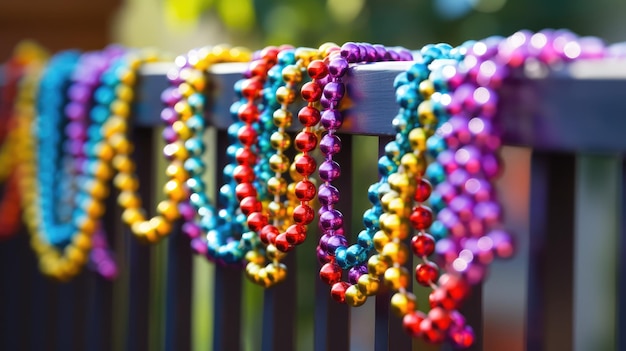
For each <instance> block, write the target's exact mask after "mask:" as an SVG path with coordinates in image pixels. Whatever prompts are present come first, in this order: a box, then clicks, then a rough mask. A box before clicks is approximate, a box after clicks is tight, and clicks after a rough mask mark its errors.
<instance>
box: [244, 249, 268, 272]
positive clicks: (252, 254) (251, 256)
mask: <svg viewBox="0 0 626 351" xmlns="http://www.w3.org/2000/svg"><path fill="white" fill-rule="evenodd" d="M246 261H248V262H250V263H256V264H258V265H262V264H264V263H265V257H264V256H263V255H261V254H260V253H259V252H257V251H248V252H247V253H246ZM249 265H250V264H248V265H247V266H249ZM247 266H246V268H247Z"/></svg>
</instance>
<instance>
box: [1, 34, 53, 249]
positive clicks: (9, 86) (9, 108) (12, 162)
mask: <svg viewBox="0 0 626 351" xmlns="http://www.w3.org/2000/svg"><path fill="white" fill-rule="evenodd" d="M46 58H47V54H46V53H45V52H44V50H43V49H42V48H41V47H39V46H38V45H37V44H35V43H32V42H28V41H25V42H22V43H20V44H19V45H18V46H17V47H16V48H15V52H14V54H13V57H12V58H11V59H10V60H9V61H8V62H7V63H6V64H5V65H4V83H5V84H4V87H3V89H2V97H1V100H0V128H1V129H0V136H1V137H2V138H3V143H2V146H1V147H0V164H2V165H4V167H2V168H1V169H0V181H3V182H4V193H3V195H2V200H1V201H0V213H2V216H0V239H4V238H8V237H11V236H12V235H13V234H15V233H16V232H17V230H18V227H19V226H20V207H21V206H20V194H19V192H18V173H17V172H16V169H17V167H18V166H19V165H18V164H17V163H16V156H15V155H16V149H15V142H16V139H17V138H18V135H17V134H18V133H16V131H15V129H16V121H15V116H14V114H15V110H16V109H18V108H19V105H21V104H24V103H26V101H20V99H22V100H23V99H24V98H25V97H26V96H30V95H32V93H31V92H24V91H22V90H28V89H32V87H29V86H27V84H21V79H22V77H23V76H24V75H25V73H26V71H27V70H28V69H29V67H30V66H31V65H35V66H39V65H41V64H42V63H43V62H44V61H45V60H46Z"/></svg>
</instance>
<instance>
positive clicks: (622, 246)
mask: <svg viewBox="0 0 626 351" xmlns="http://www.w3.org/2000/svg"><path fill="white" fill-rule="evenodd" d="M620 179H621V183H620V186H621V190H620V202H621V203H620V204H619V206H621V209H620V214H621V219H620V221H619V223H618V225H619V238H618V245H617V250H618V251H617V260H618V262H617V284H616V286H617V301H616V305H617V311H616V313H617V317H616V318H617V321H616V329H615V330H617V331H623V330H626V298H624V297H626V158H624V159H622V169H621V177H620ZM616 338H617V345H616V348H615V349H616V350H626V333H624V332H618V333H616Z"/></svg>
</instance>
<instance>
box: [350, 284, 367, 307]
mask: <svg viewBox="0 0 626 351" xmlns="http://www.w3.org/2000/svg"><path fill="white" fill-rule="evenodd" d="M345 298H346V304H348V305H350V306H352V307H358V306H361V305H363V304H364V303H365V301H366V300H367V295H365V294H363V293H362V292H361V291H360V290H359V288H358V287H357V286H356V285H351V286H350V287H348V288H347V289H346V295H345Z"/></svg>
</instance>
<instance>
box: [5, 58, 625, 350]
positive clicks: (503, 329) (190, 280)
mask: <svg viewBox="0 0 626 351" xmlns="http://www.w3.org/2000/svg"><path fill="white" fill-rule="evenodd" d="M407 67H408V66H407V64H406V63H376V64H370V65H362V66H358V67H356V68H354V69H352V70H351V71H350V76H349V78H348V83H347V84H348V89H349V93H350V96H351V97H352V100H353V102H354V104H353V106H352V108H351V110H350V112H349V115H348V117H347V118H346V122H345V124H344V127H343V132H344V133H347V134H344V135H342V136H341V137H342V141H343V143H342V144H343V148H342V152H341V153H340V154H339V157H341V159H339V160H337V161H338V162H339V163H340V164H342V165H344V167H342V177H341V181H342V182H343V183H342V184H338V187H340V189H341V191H342V203H340V204H339V206H340V208H342V209H348V208H353V209H358V208H360V202H362V201H364V200H360V199H361V198H359V196H360V194H361V193H363V194H365V193H366V191H365V190H366V188H363V189H357V188H355V184H357V185H358V184H360V183H359V182H353V181H352V180H353V179H355V178H359V179H361V180H363V177H367V175H366V176H363V175H362V174H361V172H360V171H357V170H356V168H354V167H350V166H346V165H350V164H353V163H355V162H356V161H363V160H359V159H362V157H357V158H353V157H352V153H353V152H355V154H356V150H357V149H358V150H359V153H358V155H363V148H369V149H367V150H370V151H372V152H374V153H375V152H376V145H375V144H372V140H373V138H376V139H377V140H378V145H384V144H385V142H386V141H387V140H389V138H390V137H391V135H393V133H394V132H393V129H392V127H391V124H390V120H391V118H392V117H393V116H394V115H395V113H396V109H397V107H396V104H395V101H394V93H393V90H392V82H393V79H394V78H395V76H396V75H397V74H398V73H399V72H401V71H403V70H405V69H406V68H407ZM168 68H169V65H162V64H152V65H150V66H148V67H146V68H145V69H144V70H143V72H142V79H141V80H140V84H139V88H138V94H139V97H138V101H137V102H136V105H135V114H134V115H135V123H134V130H133V131H132V133H133V138H134V141H135V143H136V151H135V157H136V160H137V161H138V162H139V167H138V169H139V170H140V178H141V184H142V189H141V191H142V196H143V200H144V202H145V203H155V201H156V199H155V195H154V193H155V192H154V191H152V190H153V189H156V186H157V184H160V183H161V182H159V180H158V179H157V178H156V175H157V174H158V172H156V170H157V169H158V162H159V159H160V158H161V156H160V148H159V147H158V142H159V139H160V137H159V128H158V126H159V125H160V123H161V122H160V120H159V113H160V109H161V106H162V105H161V103H160V101H159V96H160V93H161V91H162V90H163V88H165V87H166V85H167V82H166V78H165V72H166V71H167V69H168ZM242 70H243V66H241V65H238V64H219V65H215V66H214V68H213V70H212V76H213V81H214V84H215V89H214V90H213V91H214V92H215V96H212V97H211V99H210V101H211V104H210V107H209V108H210V111H207V118H208V119H209V120H210V122H211V124H212V125H213V126H214V127H215V130H213V131H212V133H211V135H210V136H208V137H210V138H215V140H214V141H215V142H214V143H213V144H214V145H215V146H216V148H215V150H214V151H213V152H214V156H215V159H214V161H213V167H210V168H209V169H210V170H212V172H213V173H214V177H215V178H214V182H218V183H219V182H220V180H219V179H220V174H221V170H222V167H223V165H224V164H225V159H224V158H225V156H224V155H225V148H226V146H227V141H226V132H225V129H226V127H227V126H228V125H229V123H230V117H229V114H228V108H229V105H230V103H231V102H232V101H233V99H234V93H233V91H232V90H233V89H232V86H233V83H234V82H235V80H237V79H239V78H240V72H242ZM521 73H522V72H520V74H517V75H514V77H513V78H511V79H509V80H508V81H507V82H506V84H505V86H504V88H503V89H502V94H501V103H500V113H499V114H500V116H499V117H500V120H501V121H502V122H503V126H504V140H505V144H506V145H508V147H505V149H504V150H503V154H504V158H505V165H506V170H505V173H504V176H503V178H502V180H501V181H500V183H499V188H500V194H501V196H502V197H503V201H504V204H505V209H506V215H507V225H508V226H509V227H510V228H512V229H513V231H514V233H515V234H516V240H517V242H518V243H517V244H518V245H517V247H518V250H517V254H516V257H515V258H514V259H513V260H511V261H507V262H504V261H502V262H496V263H495V264H494V265H492V268H491V269H492V271H491V277H490V278H489V279H488V280H487V282H486V283H485V284H484V286H481V287H477V288H476V289H475V290H474V292H473V294H472V296H471V297H470V299H469V300H468V301H466V302H465V304H464V308H463V311H464V313H465V314H466V316H467V318H468V322H469V324H470V325H472V326H473V327H474V329H475V331H476V332H477V335H478V338H477V342H476V345H475V346H473V348H472V350H483V349H485V350H502V349H505V348H506V349H507V350H521V349H526V350H534V351H540V350H573V349H576V350H608V349H618V350H624V349H626V333H624V331H626V303H624V299H621V300H620V299H619V296H620V295H621V296H625V293H626V268H624V267H626V255H625V253H626V235H625V231H624V228H626V223H624V222H623V218H624V216H623V212H624V209H623V205H622V204H623V201H624V199H626V190H625V189H626V188H624V187H623V186H622V185H623V184H626V182H625V181H626V179H625V178H624V174H625V173H624V166H625V165H626V163H624V161H623V157H622V153H623V151H624V150H626V137H625V136H624V132H623V130H625V128H626V119H624V118H623V117H622V113H620V112H621V111H622V110H626V101H625V99H624V98H623V92H624V91H626V65H624V64H623V62H619V61H614V62H606V61H605V62H595V63H590V62H577V63H574V64H571V65H568V66H565V67H562V68H561V69H557V70H553V71H550V72H544V71H542V70H541V69H539V70H528V71H527V72H526V74H521ZM362 135H369V136H370V137H362ZM363 145H365V146H363ZM368 145H369V146H368ZM372 145H373V147H372ZM511 146H513V147H511ZM157 150H158V152H157ZM376 159H377V158H376V157H374V156H373V155H372V157H368V158H367V159H366V160H364V162H365V164H366V165H365V167H366V168H367V169H369V171H368V172H367V174H371V177H372V178H371V180H372V181H374V180H375V177H376V176H375V172H376ZM215 179H217V180H215ZM214 184H215V183H214ZM344 194H345V195H344ZM363 198H365V196H363ZM352 212H353V213H352V214H350V213H346V216H347V217H348V220H346V221H345V222H346V223H348V224H350V223H351V222H354V223H355V224H353V227H354V228H353V229H357V228H356V227H355V226H356V225H357V224H358V223H359V218H360V214H359V213H358V211H357V210H354V211H352ZM351 216H352V217H354V218H355V220H354V221H351V220H350V218H352V217H351ZM119 218H120V210H119V209H118V207H117V204H116V203H115V202H114V201H113V200H111V201H110V203H109V206H108V207H107V214H106V219H105V221H104V225H105V227H106V230H107V231H108V233H109V235H110V237H111V239H112V240H113V245H114V247H115V250H116V253H117V259H118V261H119V263H120V266H121V272H122V274H121V276H120V279H118V281H117V282H115V283H110V282H108V281H105V280H103V279H101V278H100V277H98V276H96V275H94V274H91V273H90V272H84V273H82V274H81V275H80V276H78V277H77V278H76V279H74V280H73V281H72V282H70V283H56V282H52V281H49V280H47V279H45V278H44V277H43V276H42V275H41V274H39V272H38V271H37V265H36V260H35V258H34V255H33V253H32V252H31V250H30V248H29V246H28V237H27V236H26V235H24V234H23V233H20V235H17V236H15V237H14V238H13V239H11V240H10V241H7V242H3V243H1V244H0V349H2V350H121V349H124V350H167V351H171V350H189V349H191V348H192V344H196V345H198V344H203V343H206V342H207V341H210V343H211V345H210V346H208V347H209V349H212V350H240V349H246V350H264V351H265V350H307V349H314V350H316V351H317V350H348V349H350V347H351V346H352V349H355V350H362V349H368V348H369V349H374V350H376V351H383V350H410V349H414V350H433V349H437V348H433V347H431V346H425V345H424V344H421V343H419V342H417V341H415V342H414V341H412V340H411V339H410V338H409V337H408V336H407V335H405V333H404V332H403V331H402V328H401V321H400V320H399V319H398V318H397V317H395V316H393V315H391V314H390V311H389V310H388V299H389V295H386V294H384V293H383V294H381V295H380V296H378V297H377V298H376V301H375V302H373V301H372V302H368V303H367V304H366V306H364V307H362V308H360V309H349V308H348V307H346V306H344V305H339V304H336V303H335V302H333V301H332V300H331V299H330V297H329V289H328V287H327V286H325V285H323V283H321V282H320V281H319V279H318V278H317V274H316V271H317V270H318V268H319V267H318V263H317V260H316V258H315V254H314V251H313V249H314V246H315V245H314V244H313V243H312V242H313V241H316V240H317V235H316V234H315V233H311V235H310V236H309V240H308V241H309V242H310V243H309V244H308V245H305V246H302V247H299V248H298V249H296V250H295V254H291V255H289V256H288V258H287V259H286V261H285V264H287V265H288V266H289V267H290V275H289V278H288V279H287V281H286V282H284V283H283V284H280V285H279V286H277V287H274V288H271V289H268V290H265V291H261V289H260V288H258V287H255V286H254V287H253V286H252V285H249V284H248V283H246V282H245V278H243V277H242V272H241V270H239V269H233V268H227V267H219V266H218V267H214V268H207V267H208V264H202V263H201V262H199V261H200V260H202V259H201V258H193V257H192V256H193V255H192V253H191V250H190V248H189V241H188V239H187V238H186V237H184V236H183V235H181V233H180V231H178V230H177V231H175V232H174V233H173V234H172V236H171V237H170V238H169V239H167V240H166V241H165V242H164V243H162V244H159V245H158V246H155V247H148V246H144V245H143V244H140V243H138V242H137V241H136V240H135V239H134V238H133V237H132V235H131V233H130V232H129V230H127V229H126V228H125V227H124V226H123V225H122V223H121V221H120V219H119ZM358 225H360V224H358ZM347 229H348V230H347V231H346V232H352V233H354V231H355V230H352V231H350V230H349V228H347ZM120 234H121V235H120ZM407 264H409V265H410V264H411V262H410V261H409V262H408V263H407ZM296 265H297V266H298V268H297V269H296ZM211 269H214V272H213V274H212V276H211V279H212V281H211V282H210V288H206V287H204V288H203V287H201V286H199V284H198V281H201V280H202V279H200V280H199V279H198V277H199V276H203V275H205V274H206V273H207V272H209V271H210V270H211ZM296 271H297V272H298V273H297V274H296ZM207 276H208V275H207ZM302 287H314V288H312V290H311V289H302ZM299 288H300V289H299ZM207 292H208V294H207ZM211 292H212V293H211ZM205 294H207V295H205ZM261 294H262V299H259V298H258V297H260V295H261ZM210 296H212V299H213V301H212V303H210V301H207V299H208V298H209V297H210ZM261 300H262V305H260V304H259V301H261ZM211 305H212V307H211ZM257 310H258V313H257ZM308 313H312V314H313V317H312V319H311V318H309V319H306V320H302V319H299V318H298V316H299V315H301V314H302V315H306V314H308ZM207 318H211V319H212V320H209V321H207ZM298 323H301V324H305V327H304V328H296V325H297V324H298ZM307 323H310V325H307ZM211 326H212V328H211ZM310 334H312V335H310ZM368 345H370V346H368ZM196 349H198V348H196ZM442 349H447V346H443V347H442Z"/></svg>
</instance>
